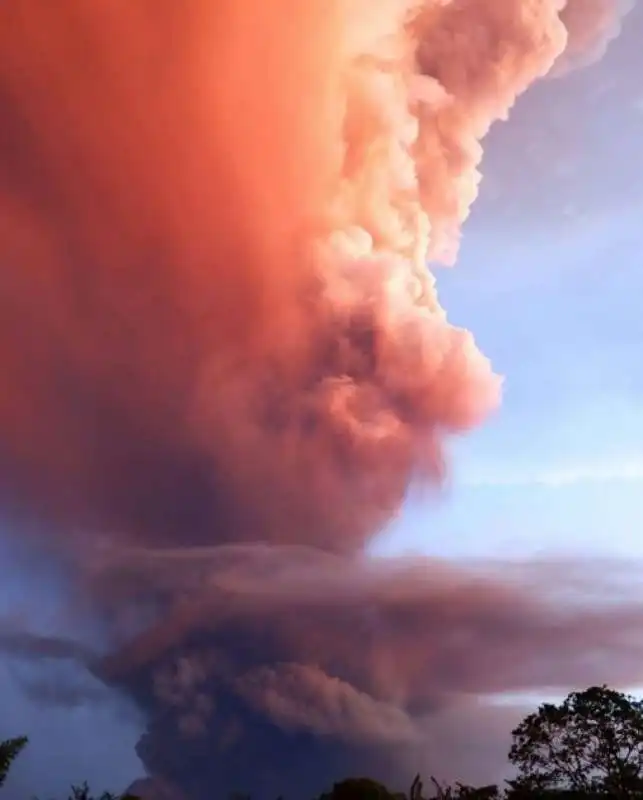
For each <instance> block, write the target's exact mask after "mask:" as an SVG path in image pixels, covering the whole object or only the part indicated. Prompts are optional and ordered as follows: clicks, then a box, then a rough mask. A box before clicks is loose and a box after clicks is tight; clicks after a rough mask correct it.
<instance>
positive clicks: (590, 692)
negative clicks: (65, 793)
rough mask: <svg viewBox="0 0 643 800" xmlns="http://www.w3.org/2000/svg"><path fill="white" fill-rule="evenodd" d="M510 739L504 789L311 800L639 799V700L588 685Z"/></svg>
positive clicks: (345, 789) (18, 745)
mask: <svg viewBox="0 0 643 800" xmlns="http://www.w3.org/2000/svg"><path fill="white" fill-rule="evenodd" d="M512 738H513V743H512V746H511V750H510V751H509V762H510V763H511V764H512V765H513V766H514V767H516V768H517V777H516V778H515V779H514V780H511V781H507V786H506V787H505V788H504V789H501V788H500V787H498V786H496V785H489V786H480V787H474V786H466V785H464V784H460V783H456V784H455V786H444V787H443V786H441V785H440V784H439V783H438V782H437V781H436V780H435V778H431V782H432V786H433V788H432V790H431V794H430V795H429V796H428V797H426V796H425V795H424V785H423V783H422V780H421V779H420V776H419V775H416V776H415V779H414V780H413V783H412V784H411V787H410V790H409V792H408V794H404V793H396V792H392V791H390V790H389V789H388V788H387V787H386V786H384V785H383V784H381V783H378V782H377V781H374V780H372V779H370V778H365V777H363V778H348V779H346V780H343V781H341V782H339V783H335V784H334V785H333V787H332V789H331V790H330V791H329V792H326V793H324V794H322V795H320V796H319V797H318V798H317V800H428V798H431V799H432V800H501V798H502V800H599V798H600V799H601V800H605V798H613V799H614V800H623V799H624V798H627V799H628V800H643V700H637V699H635V698H633V697H631V696H629V695H625V694H623V693H621V692H617V691H615V690H613V689H609V688H608V687H607V686H592V687H590V688H589V689H586V690H585V691H583V692H572V693H571V694H569V695H568V696H567V697H566V698H565V700H563V702H562V703H560V704H558V705H555V704H552V703H544V704H542V705H541V706H540V707H539V708H538V710H537V711H535V712H534V713H532V714H529V715H528V716H527V717H525V719H524V720H523V721H522V722H521V723H520V725H518V727H517V728H515V730H513V731H512ZM27 743H28V739H27V738H26V737H18V738H15V739H8V740H7V741H5V742H0V787H1V786H2V785H3V783H4V782H5V780H6V778H7V774H8V772H9V768H10V767H11V765H12V763H13V762H14V760H15V759H16V758H17V756H18V755H19V754H20V753H21V752H22V750H23V749H24V748H25V746H26V745H27ZM233 797H234V800H251V798H249V797H245V796H243V795H235V796H233ZM69 800H139V798H137V797H136V796H135V795H130V794H124V795H118V794H112V793H110V792H103V794H101V795H99V796H98V797H95V796H93V795H92V794H91V793H90V790H89V787H88V785H87V784H86V783H83V784H80V785H78V786H72V787H71V794H70V796H69ZM230 800H233V798H232V797H231V798H230ZM279 800H282V799H281V798H279ZM296 800H302V799H301V798H296Z"/></svg>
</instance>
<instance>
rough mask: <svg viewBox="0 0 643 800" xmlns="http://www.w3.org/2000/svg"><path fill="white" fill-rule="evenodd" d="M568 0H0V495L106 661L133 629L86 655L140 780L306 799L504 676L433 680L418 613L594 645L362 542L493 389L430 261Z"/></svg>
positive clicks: (448, 239)
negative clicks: (137, 732)
mask: <svg viewBox="0 0 643 800" xmlns="http://www.w3.org/2000/svg"><path fill="white" fill-rule="evenodd" d="M562 10H563V3H562V2H560V0H494V2H489V0H452V1H451V2H449V1H448V0H426V2H410V1H409V0H378V2H373V1H372V0H368V1H367V0H351V2H346V0H306V2H302V0H265V1H264V2H261V3H257V2H255V1H254V0H217V2H214V0H186V1H185V2H182V3H177V2H176V1H175V0H153V2H152V0H110V2H104V1H103V0H89V1H88V0H59V1H58V2H57V3H55V4H54V3H51V2H48V1H47V0H12V2H11V3H5V4H3V5H2V7H1V9H0V117H1V119H2V124H1V125H0V259H1V262H2V268H3V277H2V291H1V292H0V364H1V366H2V375H3V391H2V394H1V396H0V438H1V442H2V455H1V456H0V479H1V484H0V487H1V488H2V490H3V493H4V503H5V507H6V509H7V511H8V512H11V513H12V514H13V515H14V519H15V530H19V531H21V532H24V531H25V530H29V531H30V532H32V533H33V538H32V540H31V544H32V545H33V546H34V547H41V548H42V547H49V548H53V550H54V552H56V553H58V554H59V556H60V557H61V558H62V559H64V560H66V561H71V563H72V566H73V569H74V570H75V575H76V576H77V578H78V581H77V587H78V589H81V588H84V589H85V590H87V591H88V592H91V596H92V597H93V599H94V601H95V606H96V613H97V615H98V616H99V617H100V619H101V621H102V622H103V623H104V625H105V627H106V629H107V631H108V634H107V635H108V636H109V637H111V638H110V641H111V642H112V644H113V645H114V647H116V646H117V645H121V644H123V638H124V637H125V636H126V635H131V634H132V631H133V630H134V631H136V633H137V634H138V635H137V637H135V639H134V641H132V642H130V643H129V644H128V645H127V646H126V647H123V649H115V650H114V652H113V654H112V655H111V657H110V658H109V659H107V660H106V661H105V662H104V664H102V665H101V666H100V667H97V670H98V672H99V673H100V674H101V675H102V676H103V678H104V679H105V680H107V681H110V682H112V683H115V684H118V685H122V686H123V687H125V688H127V689H128V690H129V691H131V692H132V693H133V694H134V695H135V696H136V698H137V700H138V701H139V702H140V703H141V705H142V707H143V708H145V709H146V710H147V711H148V712H149V715H150V728H149V731H148V733H147V734H146V736H145V737H144V739H143V741H142V743H141V751H140V752H141V756H142V758H143V761H144V763H145V765H146V766H147V768H148V769H149V770H150V771H151V772H153V773H155V774H158V775H160V776H161V777H163V778H165V779H168V780H170V781H174V782H179V783H181V784H182V786H183V788H184V790H185V791H187V792H188V793H191V794H193V795H194V796H196V797H199V796H205V795H206V794H207V793H208V788H209V787H211V786H212V785H213V784H212V782H211V781H213V780H216V781H217V785H218V786H219V787H221V786H222V785H225V784H227V783H230V784H234V783H235V782H236V781H238V780H239V778H240V776H244V777H247V764H248V760H249V759H254V760H255V763H254V767H253V778H252V780H253V781H255V788H256V786H260V787H262V788H264V789H265V790H266V791H269V790H272V788H275V790H276V789H278V788H280V785H281V784H280V780H282V779H283V780H287V779H288V775H286V773H285V771H284V770H282V769H281V768H280V767H281V765H282V764H283V763H284V762H283V761H280V759H282V758H283V750H282V749H280V748H281V746H282V744H283V742H284V741H286V742H289V744H288V747H289V751H288V752H289V756H290V757H291V758H292V757H294V759H295V760H296V761H297V769H299V770H300V773H301V775H300V777H301V779H302V780H303V779H304V778H306V780H310V782H311V784H312V785H315V781H316V776H318V775H319V770H322V771H323V769H324V768H326V767H328V768H330V766H331V765H335V766H337V765H338V764H341V765H343V766H344V765H345V766H346V768H347V769H348V768H352V766H354V765H355V764H367V765H368V764H369V763H371V757H370V756H371V753H372V749H371V748H372V746H373V743H374V742H382V741H384V742H387V743H388V744H391V741H393V742H396V743H401V744H403V745H404V747H407V746H408V745H409V742H417V741H418V740H419V739H421V732H420V729H419V727H418V723H417V715H418V714H420V715H425V714H427V713H429V712H430V711H431V710H434V711H435V710H438V709H440V708H442V706H443V705H444V703H445V702H446V700H445V698H446V697H448V696H449V695H450V694H452V693H453V692H457V691H469V688H468V684H469V683H470V685H471V688H470V690H471V691H478V690H479V691H491V690H494V689H496V688H498V687H497V686H496V685H495V684H494V682H493V681H491V682H489V681H488V680H483V681H482V682H481V683H480V682H476V681H475V680H472V679H471V680H470V677H469V676H468V675H466V674H465V673H466V669H465V666H464V664H461V673H462V674H461V676H460V677H461V682H460V683H458V682H457V679H456V678H457V669H455V670H454V669H453V667H450V669H451V673H452V675H453V676H454V680H455V683H454V684H453V685H450V684H449V683H448V681H447V683H444V682H441V681H440V680H438V679H437V677H436V676H438V674H442V672H443V671H444V669H445V668H446V665H447V663H448V664H453V663H456V664H458V663H460V661H458V659H457V658H456V659H455V661H450V660H449V659H447V658H446V657H445V659H444V663H443V664H442V665H441V666H439V668H438V667H436V664H435V663H433V661H432V660H431V658H430V657H429V655H430V652H433V653H434V654H435V653H436V652H437V651H436V650H435V644H431V642H433V640H432V639H430V636H429V633H430V632H431V631H433V630H434V629H435V625H436V619H439V616H440V614H439V613H437V616H436V614H435V613H434V614H431V613H429V611H430V609H434V610H435V609H438V610H439V609H441V608H444V609H445V613H446V619H447V622H446V623H445V624H446V626H447V628H448V627H449V625H452V626H453V628H454V630H455V629H456V628H457V627H458V626H461V627H462V626H463V625H464V627H465V628H467V626H469V627H471V626H473V628H475V627H476V625H480V626H481V628H482V629H485V626H486V627H487V629H488V630H491V629H493V630H496V631H498V630H502V629H503V626H505V627H507V626H508V628H509V630H510V631H513V632H514V633H515V632H516V631H517V630H519V629H521V630H522V629H525V630H531V631H532V633H533V635H534V638H536V634H537V633H542V635H543V637H544V639H545V640H546V641H548V642H549V643H550V644H551V643H552V642H554V641H555V642H556V644H557V646H558V645H559V644H561V643H562V642H564V641H567V642H573V643H574V646H575V648H576V649H577V650H578V649H579V648H580V649H582V647H590V646H592V647H593V646H594V645H593V644H591V643H589V642H588V641H587V642H586V641H585V640H584V639H583V640H579V639H578V638H577V639H574V637H573V636H571V635H570V631H567V633H566V634H565V636H563V638H562V639H560V638H556V637H557V636H558V635H559V633H560V625H558V627H556V626H554V627H555V631H556V634H555V635H554V629H552V630H550V629H549V628H547V625H546V623H545V622H543V620H542V619H541V618H540V617H538V613H537V612H538V608H537V604H536V602H535V600H533V598H532V599H531V600H530V599H529V598H527V597H525V598H521V597H520V596H519V597H515V596H514V595H513V594H512V593H511V592H509V591H508V590H505V589H502V588H501V587H498V586H496V585H495V584H490V585H489V586H487V585H486V584H485V585H484V586H483V587H482V590H481V593H479V592H476V591H474V588H475V587H473V588H469V589H467V588H466V586H464V585H463V583H462V581H461V580H460V579H454V580H453V581H451V579H450V578H449V579H446V578H444V577H440V571H439V570H437V571H435V572H434V574H433V577H431V576H430V575H429V573H428V570H427V565H422V564H420V565H416V566H415V567H409V566H408V565H397V566H391V567H390V568H386V567H383V566H382V565H378V566H377V567H374V566H373V565H372V564H369V563H368V562H367V561H364V559H363V557H362V556H361V553H362V549H363V547H364V545H365V544H366V543H367V542H368V540H369V539H370V538H371V537H372V536H373V535H374V534H375V533H376V532H377V530H378V529H379V528H380V526H381V525H382V524H384V523H385V522H387V521H388V520H389V519H390V518H391V516H392V515H393V514H395V513H396V512H397V510H398V509H399V507H400V505H401V503H402V501H403V498H404V496H405V493H406V491H407V489H408V488H409V485H410V484H411V482H412V481H414V480H417V481H421V482H426V481H435V480H439V479H440V477H441V476H442V474H443V470H444V464H443V461H444V459H443V441H444V437H445V436H446V435H447V434H449V433H454V432H459V431H464V430H466V429H468V428H470V427H471V426H473V425H475V424H477V423H479V422H480V421H481V420H482V419H483V418H484V417H485V415H486V414H487V413H488V411H489V410H490V409H492V408H493V407H494V405H495V404H496V402H497V400H498V389H499V381H498V379H497V378H496V377H495V376H494V375H493V374H492V372H491V369H490V366H489V364H488V362H487V360H486V359H485V358H484V357H483V356H482V355H481V354H480V353H479V352H478V350H477V349H476V347H475V345H474V343H473V340H472V337H471V335H470V334H469V333H468V332H466V331H464V330H461V329H458V328H455V327H453V326H452V325H451V324H449V322H448V321H447V318H446V315H445V313H444V311H443V309H442V308H441V307H440V305H439V303H438V299H437V295H436V291H435V285H434V280H433V277H432V276H431V274H430V273H429V272H428V271H427V267H426V262H427V259H430V260H434V261H435V260H444V261H452V260H453V259H454V257H455V254H456V252H457V246H458V239H459V235H460V226H461V223H462V222H463V220H464V219H465V218H466V216H467V214H468V211H469V207H470V205H471V203H472V202H473V200H474V199H475V196H476V192H477V186H478V182H479V174H478V172H477V169H478V166H479V164H480V159H481V156H482V150H481V145H480V140H481V139H482V138H483V137H484V135H485V134H486V133H487V131H488V130H489V127H490V126H491V124H492V123H493V122H494V121H495V120H499V119H503V118H504V117H505V116H506V115H507V113H508V111H509V109H510V107H511V106H512V104H513V102H514V100H515V98H516V96H517V95H518V94H519V93H520V92H522V91H523V90H525V89H526V88H527V87H528V86H529V84H530V83H531V82H532V81H534V80H535V79H537V78H539V77H541V76H544V75H545V74H546V73H547V71H548V70H549V68H550V67H551V66H552V64H553V63H554V62H555V61H556V59H557V58H558V57H559V56H560V55H561V53H563V51H564V49H565V44H566V37H567V30H566V27H565V25H564V24H563V22H562V20H561V16H560V12H561V11H562ZM88 574H89V575H90V576H91V578H92V580H91V581H84V580H83V579H84V578H85V577H86V576H87V575H88ZM405 586H406V587H407V590H408V591H405V590H404V587H405ZM476 586H477V584H476ZM408 587H412V588H411V589H409V588H408ZM456 597H460V600H459V601H456V600H455V598H456ZM481 597H485V598H487V599H486V601H485V603H486V605H484V604H483V606H482V610H480V612H479V615H478V616H476V615H473V616H472V617H469V616H467V615H468V613H469V612H468V611H467V610H466V609H468V608H478V609H480V608H481V602H482V601H481ZM449 598H450V599H449ZM458 602H461V603H462V605H461V606H459V605H458ZM506 607H510V608H511V609H513V612H512V614H508V612H507V611H506ZM449 608H451V610H450V611H449V610H448V609H449ZM503 608H505V610H503ZM458 609H459V610H458ZM125 612H126V613H125ZM159 614H160V615H161V616H160V617H159ZM132 617H133V619H132ZM125 618H127V619H125ZM158 619H162V620H163V622H162V623H161V622H158ZM545 619H546V615H545ZM637 619H638V618H637ZM150 620H152V621H150ZM154 620H157V622H154ZM422 620H424V623H423V622H422ZM449 620H450V622H449ZM463 620H464V621H463ZM529 620H531V621H532V622H531V623H530V624H531V628H530V627H529V625H528V624H527V621H529ZM312 621H314V624H313V623H312ZM309 623H310V624H309ZM424 624H425V625H426V626H428V627H427V628H426V629H424V628H423V625H424ZM632 624H634V623H632ZM612 629H613V626H612V627H610V625H609V624H607V623H606V624H605V625H604V626H603V627H601V626H600V625H599V624H595V625H594V628H593V630H594V631H598V632H600V631H604V632H605V638H604V640H602V644H601V645H600V646H601V647H603V646H605V647H614V646H615V644H614V641H613V640H612V639H609V636H608V635H607V634H608V632H609V631H610V630H612ZM570 630H571V623H570ZM360 632H361V633H360ZM493 635H498V634H497V633H496V634H493ZM423 636H424V637H425V644H424V646H421V643H422V637H423ZM547 636H550V639H547ZM465 639H466V636H465ZM474 640H475V636H474ZM356 642H359V643H360V644H359V652H357V651H355V649H353V648H354V645H355V643H356ZM463 642H464V640H460V644H457V642H456V640H454V642H453V643H452V647H451V649H450V650H449V657H450V658H455V655H454V654H456V655H457V653H459V654H460V656H461V658H463V659H464V658H465V655H466V654H465V650H466V647H465V646H464V644H463ZM521 642H522V639H521ZM561 646H562V644H561ZM418 647H419V649H418ZM414 648H415V649H414ZM432 648H433V649H432ZM561 652H562V655H561V656H560V658H561V659H562V660H563V661H565V659H567V660H568V661H569V663H576V662H574V660H573V659H574V658H575V656H574V655H573V653H575V652H576V650H570V648H569V647H567V648H566V649H565V648H562V650H561ZM435 658H437V655H435ZM465 660H466V659H465ZM565 663H567V662H565ZM566 668H570V667H569V665H568V666H567V667H566ZM436 669H437V671H436ZM507 670H508V672H507V671H506V672H505V673H503V675H504V678H505V679H506V681H507V682H508V683H509V684H510V685H522V684H523V683H524V681H525V680H526V679H525V677H524V675H525V674H531V675H532V676H533V675H537V676H538V678H539V679H542V680H543V681H546V680H548V678H547V674H548V673H547V670H546V669H544V670H541V671H540V672H539V671H538V670H535V671H534V670H532V671H531V672H530V671H529V669H526V670H525V671H524V673H521V672H520V670H517V671H512V670H511V669H510V668H509V667H508V668H507ZM563 671H564V670H563ZM431 676H433V678H434V679H435V680H434V683H433V684H431V680H430V678H431ZM501 679H502V676H500V678H499V680H501ZM532 680H534V678H533V677H532ZM432 685H433V686H434V687H437V688H435V692H434V694H431V686H432ZM427 687H428V688H427ZM445 692H446V694H445ZM311 709H312V710H311ZM248 720H250V722H249V721H248ZM275 726H276V727H275ZM277 732H280V733H277ZM173 737H174V738H173ZM185 737H187V741H188V747H187V750H186V749H185V748H183V747H181V746H179V744H177V742H178V743H180V742H183V741H184V740H186V738H185ZM279 737H282V738H279ZM289 737H290V738H289ZM213 748H214V749H213ZM351 748H352V749H351ZM394 749H395V748H392V749H391V752H392V753H393V751H394ZM213 752H215V753H218V752H220V753H222V758H221V759H220V762H221V763H219V762H218V761H217V759H214V760H213V756H212V754H213ZM213 763H214V764H215V766H214V767H213ZM271 765H272V766H271ZM313 765H314V766H315V770H316V771H315V772H314V774H313V770H312V767H313ZM291 766H292V765H291ZM343 766H342V768H343ZM277 767H279V768H277ZM365 768H366V767H365ZM207 769H214V770H215V774H214V775H212V774H211V775H210V777H209V778H208V776H205V777H204V771H206V770H207ZM275 769H276V772H275ZM271 770H272V772H271ZM324 777H325V776H324ZM236 785H237V787H238V788H244V787H243V786H239V785H238V783H237V784H236Z"/></svg>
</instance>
